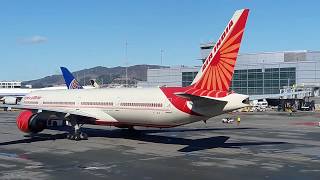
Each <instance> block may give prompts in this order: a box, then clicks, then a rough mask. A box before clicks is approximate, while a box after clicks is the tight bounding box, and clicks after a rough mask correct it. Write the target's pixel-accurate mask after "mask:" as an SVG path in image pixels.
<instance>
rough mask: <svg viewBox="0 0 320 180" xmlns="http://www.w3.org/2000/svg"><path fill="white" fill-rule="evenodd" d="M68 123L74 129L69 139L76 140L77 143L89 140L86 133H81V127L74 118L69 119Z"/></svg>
mask: <svg viewBox="0 0 320 180" xmlns="http://www.w3.org/2000/svg"><path fill="white" fill-rule="evenodd" d="M68 122H69V123H70V124H71V126H72V127H73V131H71V132H70V133H69V134H68V135H67V139H70V140H75V141H80V140H87V139H88V135H87V134H86V133H84V132H81V126H80V125H79V123H78V122H77V120H75V119H74V118H69V120H68Z"/></svg>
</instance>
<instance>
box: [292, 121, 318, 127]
mask: <svg viewBox="0 0 320 180" xmlns="http://www.w3.org/2000/svg"><path fill="white" fill-rule="evenodd" d="M291 124H292V125H304V126H320V122H297V123H291Z"/></svg>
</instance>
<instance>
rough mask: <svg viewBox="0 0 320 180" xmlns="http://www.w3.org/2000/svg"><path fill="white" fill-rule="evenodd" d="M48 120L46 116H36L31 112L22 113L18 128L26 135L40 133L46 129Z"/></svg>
mask: <svg viewBox="0 0 320 180" xmlns="http://www.w3.org/2000/svg"><path fill="white" fill-rule="evenodd" d="M46 122H47V121H46V118H45V115H44V114H41V113H39V114H34V113H33V112H32V111H30V110H24V111H22V112H21V113H20V114H19V115H18V117H17V119H16V123H17V126H18V128H19V129H20V130H21V131H22V132H25V133H38V132H41V131H42V130H44V129H45V128H46Z"/></svg>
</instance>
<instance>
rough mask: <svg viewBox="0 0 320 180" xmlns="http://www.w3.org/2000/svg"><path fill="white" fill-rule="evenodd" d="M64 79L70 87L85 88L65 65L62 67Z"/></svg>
mask: <svg viewBox="0 0 320 180" xmlns="http://www.w3.org/2000/svg"><path fill="white" fill-rule="evenodd" d="M60 69H61V72H62V75H63V78H64V81H65V83H66V85H67V87H68V89H83V87H82V86H81V85H80V84H79V82H78V81H77V80H76V78H74V76H73V75H72V73H71V72H70V71H69V70H68V69H67V68H65V67H60Z"/></svg>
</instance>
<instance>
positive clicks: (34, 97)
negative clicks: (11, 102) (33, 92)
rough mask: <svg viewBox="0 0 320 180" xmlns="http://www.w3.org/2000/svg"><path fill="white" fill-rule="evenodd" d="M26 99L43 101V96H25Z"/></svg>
mask: <svg viewBox="0 0 320 180" xmlns="http://www.w3.org/2000/svg"><path fill="white" fill-rule="evenodd" d="M24 99H25V100H37V99H41V96H25V97H24Z"/></svg>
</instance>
